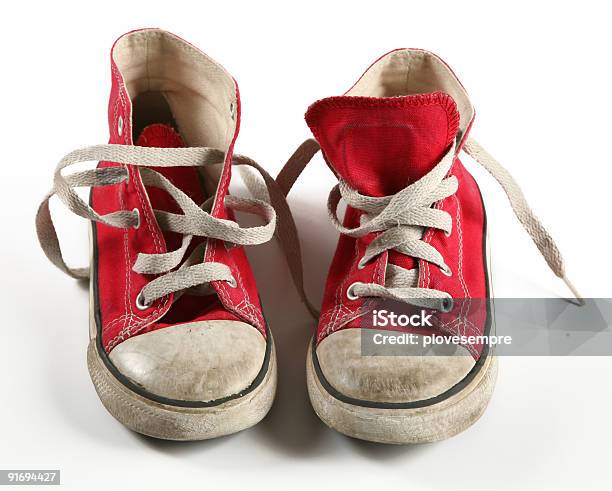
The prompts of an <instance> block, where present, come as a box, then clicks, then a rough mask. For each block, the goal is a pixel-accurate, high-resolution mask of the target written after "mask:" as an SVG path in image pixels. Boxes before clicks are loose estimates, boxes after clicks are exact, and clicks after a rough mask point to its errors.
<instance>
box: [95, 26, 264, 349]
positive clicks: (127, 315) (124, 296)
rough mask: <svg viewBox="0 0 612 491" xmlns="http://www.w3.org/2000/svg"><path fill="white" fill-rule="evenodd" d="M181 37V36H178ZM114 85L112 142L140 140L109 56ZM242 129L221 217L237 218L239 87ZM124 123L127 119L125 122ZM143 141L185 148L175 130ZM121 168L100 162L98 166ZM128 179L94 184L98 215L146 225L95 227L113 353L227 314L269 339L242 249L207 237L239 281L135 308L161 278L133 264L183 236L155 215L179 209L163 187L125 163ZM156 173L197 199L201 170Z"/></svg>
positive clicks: (227, 168)
mask: <svg viewBox="0 0 612 491" xmlns="http://www.w3.org/2000/svg"><path fill="white" fill-rule="evenodd" d="M177 39H178V38H177ZM111 73H112V85H111V94H110V100H109V110H108V122H109V128H110V140H109V143H116V144H125V145H132V144H135V143H136V142H134V139H133V135H132V127H131V121H132V117H131V111H132V103H131V100H130V97H129V94H128V92H127V90H126V88H125V83H124V80H123V76H122V74H121V72H120V71H119V69H118V67H117V65H116V63H115V61H114V59H113V56H112V53H111ZM236 99H237V106H238V107H237V108H236V119H237V122H236V130H235V133H234V136H233V139H232V143H231V145H230V148H229V150H228V152H227V156H226V160H225V165H224V167H223V171H222V176H221V179H220V182H219V185H218V188H217V192H216V194H215V197H214V203H213V209H212V212H211V213H212V215H213V216H215V217H219V218H230V219H231V218H233V217H232V216H231V214H230V213H229V212H228V210H226V208H225V205H224V198H225V196H226V194H227V192H228V186H229V182H230V179H231V159H232V154H233V147H234V143H235V141H236V138H237V136H238V130H239V126H240V123H239V122H240V98H239V93H238V90H237V89H236ZM120 120H121V123H120ZM137 143H138V144H140V145H144V146H168V147H172V146H181V145H183V142H182V139H181V137H180V135H178V133H176V132H175V131H174V130H172V128H168V127H163V126H156V125H154V126H153V127H148V128H145V130H144V131H143V133H142V134H141V135H139V138H138V142H137ZM113 165H117V164H114V163H109V162H100V164H99V166H101V167H104V166H113ZM127 168H128V171H129V179H128V181H127V182H124V183H122V184H119V185H116V186H106V187H98V188H94V189H93V191H92V206H93V208H94V209H95V210H96V211H97V212H98V213H99V214H106V213H110V212H113V211H117V210H133V209H138V211H139V214H140V217H141V225H140V226H139V227H138V228H130V229H118V228H114V227H109V226H106V225H104V224H97V233H96V241H97V243H96V247H97V257H98V263H97V266H98V268H97V281H98V292H99V309H100V318H101V323H102V343H103V346H104V348H105V350H106V351H107V352H110V351H111V350H112V349H113V348H114V347H115V346H117V344H119V343H121V342H122V341H124V340H125V339H128V338H129V337H131V336H134V335H137V334H141V333H145V332H149V331H152V330H155V329H159V328H163V327H166V326H168V325H172V324H177V323H178V324H181V323H186V322H191V321H196V320H209V319H227V320H242V321H244V322H247V323H249V324H251V325H253V326H255V327H256V328H257V329H259V330H260V331H261V333H262V334H263V335H264V336H265V322H264V318H263V314H262V311H261V305H260V303H259V296H258V293H257V288H256V285H255V280H254V277H253V274H252V271H251V268H250V265H249V264H248V261H247V258H246V255H245V253H244V249H243V248H242V247H232V248H229V249H228V248H226V246H225V244H224V243H223V242H222V241H218V240H209V241H208V244H207V247H206V252H205V260H206V261H215V262H220V263H223V264H226V265H227V266H228V267H229V268H230V270H231V272H232V275H233V276H234V278H235V279H236V281H237V286H236V287H235V288H233V287H232V286H230V285H228V284H227V282H214V283H213V285H212V286H213V288H214V290H215V292H216V293H217V295H209V296H207V297H200V296H198V297H195V296H189V295H183V296H182V297H181V298H180V299H179V301H178V302H176V303H175V304H174V305H173V295H168V296H166V297H163V298H161V299H159V300H157V301H155V302H154V303H153V304H152V305H151V306H150V307H149V308H147V309H145V310H139V309H138V308H136V305H135V304H136V298H137V296H138V294H139V292H140V291H141V289H142V288H143V287H144V286H145V285H146V284H147V283H148V282H149V281H150V280H151V279H153V278H154V277H155V276H153V275H144V274H139V273H136V272H134V271H133V269H132V267H133V265H134V262H135V261H136V257H137V255H138V254H139V253H156V254H159V253H164V252H167V251H168V250H171V249H173V248H176V247H177V245H178V243H180V242H177V241H179V238H178V237H173V236H172V234H164V233H162V231H161V230H160V228H159V226H158V224H157V221H156V220H155V217H154V214H153V206H152V203H153V205H154V207H155V208H157V209H162V210H167V211H177V210H176V205H175V204H174V203H173V202H172V200H171V199H169V197H168V196H166V195H165V194H164V192H163V191H160V190H158V189H155V190H153V189H145V187H144V185H143V184H142V181H141V179H140V174H139V171H138V169H137V168H136V167H134V166H129V165H128V166H127ZM156 170H157V171H162V173H163V174H164V175H165V176H166V177H168V178H169V179H170V180H171V181H172V182H173V183H174V184H175V185H177V186H178V187H179V188H181V189H182V190H183V191H184V192H186V193H187V194H189V195H190V196H191V197H192V198H193V199H194V200H195V201H196V202H197V201H198V198H200V197H201V190H200V187H199V184H198V182H199V181H198V179H197V176H196V174H195V172H196V171H195V169H191V168H173V169H168V168H164V169H160V168H156Z"/></svg>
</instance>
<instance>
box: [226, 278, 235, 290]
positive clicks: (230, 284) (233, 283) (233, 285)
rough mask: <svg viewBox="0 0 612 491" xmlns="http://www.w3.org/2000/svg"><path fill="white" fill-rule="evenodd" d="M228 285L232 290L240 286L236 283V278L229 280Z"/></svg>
mask: <svg viewBox="0 0 612 491" xmlns="http://www.w3.org/2000/svg"><path fill="white" fill-rule="evenodd" d="M227 284H228V285H229V286H230V287H232V288H236V287H237V286H238V282H237V281H236V278H232V279H230V280H227Z"/></svg>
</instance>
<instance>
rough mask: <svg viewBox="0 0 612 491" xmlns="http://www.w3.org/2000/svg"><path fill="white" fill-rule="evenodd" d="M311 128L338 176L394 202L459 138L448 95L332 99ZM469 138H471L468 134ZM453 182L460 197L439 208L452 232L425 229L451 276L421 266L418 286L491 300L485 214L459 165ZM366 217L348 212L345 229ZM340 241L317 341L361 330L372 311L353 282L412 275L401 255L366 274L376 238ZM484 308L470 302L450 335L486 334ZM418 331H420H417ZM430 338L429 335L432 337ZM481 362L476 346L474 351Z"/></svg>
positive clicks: (322, 104) (377, 262)
mask: <svg viewBox="0 0 612 491" xmlns="http://www.w3.org/2000/svg"><path fill="white" fill-rule="evenodd" d="M306 122H307V123H308V125H309V127H310V128H311V130H312V132H313V134H314V136H315V138H316V139H317V141H318V142H319V144H320V146H321V149H322V151H323V155H324V157H325V159H326V161H327V162H328V164H329V165H330V167H331V169H332V171H333V172H334V173H335V174H336V175H337V176H338V177H339V178H341V179H343V180H345V181H346V182H347V183H348V184H349V185H350V186H351V187H352V188H354V189H355V190H357V191H359V192H360V193H361V194H364V195H367V196H376V197H380V196H388V195H392V194H394V193H396V192H398V191H400V190H401V189H403V188H405V187H406V186H408V185H409V184H411V183H413V182H414V181H416V180H418V179H419V178H421V177H422V176H423V175H425V174H426V173H427V172H428V171H429V170H431V169H432V168H433V167H434V166H435V165H436V164H437V163H439V162H440V160H441V158H442V157H443V156H444V154H445V153H446V152H447V151H448V149H449V147H450V145H451V144H452V143H453V141H454V140H455V138H456V135H457V131H458V127H459V123H460V115H459V112H458V110H457V106H456V104H455V102H454V100H453V99H452V97H451V96H450V95H448V94H445V93H441V92H433V93H428V94H417V95H409V96H402V97H355V96H341V97H331V98H328V99H323V100H320V101H318V102H316V103H314V104H313V105H312V106H311V107H310V108H309V109H308V112H307V113H306ZM463 136H464V137H465V135H463ZM449 175H454V176H456V177H457V179H458V182H459V188H458V191H457V192H456V193H455V194H454V195H452V196H450V197H448V198H446V199H444V200H442V201H440V202H438V203H437V204H436V205H435V206H436V207H437V208H439V209H442V210H445V211H447V212H448V213H449V214H450V215H451V217H452V221H453V231H452V233H451V234H450V236H449V237H447V236H446V235H445V234H444V232H443V231H440V230H435V229H427V230H426V231H425V233H424V236H423V240H424V241H425V242H428V243H430V244H431V245H433V246H434V247H435V248H436V249H437V250H438V251H439V252H440V253H441V254H442V256H443V257H444V258H445V261H446V263H447V264H448V266H450V268H451V270H452V271H453V275H452V276H451V277H448V276H446V275H444V273H443V272H442V271H441V270H440V269H439V268H438V267H437V266H434V265H430V264H429V263H428V262H426V261H423V260H419V261H418V264H417V265H416V266H418V268H419V284H418V286H419V287H422V288H433V289H439V290H442V291H445V292H448V293H449V294H450V295H451V296H453V298H465V299H474V298H477V299H482V298H485V297H486V293H487V292H486V277H485V268H484V254H483V233H484V225H485V224H484V220H485V217H484V208H483V205H482V200H481V197H480V191H479V189H478V186H477V184H476V182H475V181H474V179H473V177H472V176H471V175H470V174H469V173H468V172H467V170H466V169H465V167H464V166H463V165H462V163H461V162H460V161H459V159H457V158H456V159H455V161H454V164H453V166H452V168H451V170H450V172H449ZM361 213H362V212H361V211H359V210H355V209H353V208H351V207H350V206H347V210H346V213H345V217H344V226H346V227H349V228H355V227H357V226H359V218H360V215H361ZM377 234H378V232H376V233H370V234H368V235H366V236H365V237H361V238H352V237H349V236H346V235H342V236H341V237H340V239H339V242H338V247H337V249H336V253H335V255H334V258H333V261H332V264H331V267H330V271H329V275H328V278H327V282H326V287H325V293H324V297H323V305H322V310H321V316H320V319H319V326H318V330H317V341H318V342H320V341H321V340H323V339H324V338H325V337H326V336H328V335H329V334H331V333H333V332H335V331H337V330H339V329H344V328H349V327H359V322H358V321H357V319H358V317H360V316H361V315H363V314H365V313H366V312H368V311H369V307H368V303H369V302H368V300H367V299H363V298H358V299H356V300H351V299H349V298H348V297H347V294H346V292H347V289H348V288H349V286H350V285H351V284H353V283H354V282H362V283H376V284H380V285H383V284H384V281H385V273H386V267H387V264H388V262H390V263H392V264H396V265H398V266H401V267H404V268H406V269H411V268H413V267H415V261H414V259H413V258H411V257H408V256H405V255H403V254H401V253H399V252H396V251H390V252H388V253H383V254H380V255H379V256H378V257H377V258H376V259H373V260H371V261H370V262H368V263H367V264H366V266H365V267H364V268H363V269H358V268H357V264H358V261H359V260H360V259H361V258H362V257H363V255H364V252H365V248H366V247H367V245H368V244H369V243H370V242H371V241H372V240H373V239H374V238H375V237H376V235H377ZM481 307H482V303H479V304H478V306H477V307H474V308H472V306H471V305H470V302H469V301H468V302H466V303H465V308H463V309H462V311H461V313H460V315H459V317H458V318H457V320H456V321H454V322H453V323H452V324H450V325H447V326H444V327H443V328H442V330H443V331H445V332H450V333H453V334H454V333H461V334H468V335H470V334H482V332H483V328H484V321H485V312H483V309H482V308H481ZM415 331H416V332H418V330H415ZM429 332H431V331H429ZM468 348H469V349H471V351H472V352H473V353H474V354H475V356H477V353H478V348H479V347H478V346H468Z"/></svg>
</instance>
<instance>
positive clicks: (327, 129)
mask: <svg viewBox="0 0 612 491" xmlns="http://www.w3.org/2000/svg"><path fill="white" fill-rule="evenodd" d="M306 122H307V123H308V126H309V127H310V129H311V130H312V132H313V134H314V136H315V138H316V139H317V141H318V142H319V145H321V148H322V150H323V153H324V155H325V158H326V160H327V162H328V164H329V165H330V166H331V167H332V169H333V170H334V171H335V172H336V173H337V174H338V175H339V176H340V177H341V178H342V179H344V180H345V181H347V182H348V184H349V185H350V186H351V187H353V188H354V189H356V190H357V191H359V192H360V193H361V194H365V195H368V196H388V195H390V194H394V193H397V192H398V191H400V190H401V189H403V188H405V187H406V186H407V185H408V184H410V183H412V182H414V181H416V180H418V179H420V178H421V177H422V176H424V175H425V174H427V172H429V171H430V170H431V169H432V168H433V167H434V166H435V165H436V164H437V163H438V162H439V161H440V159H441V158H442V157H443V156H444V153H445V152H446V151H447V149H448V147H449V145H450V144H451V142H452V141H453V140H454V138H455V135H456V134H457V129H458V126H459V112H458V111H457V105H456V104H455V101H454V100H453V99H452V98H451V97H450V96H449V95H447V94H444V93H441V92H434V93H431V94H418V95H411V96H404V97H351V96H341V97H330V98H327V99H322V100H320V101H317V102H315V103H314V104H313V105H312V106H310V107H309V108H308V111H307V113H306Z"/></svg>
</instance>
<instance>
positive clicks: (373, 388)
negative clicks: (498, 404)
mask: <svg viewBox="0 0 612 491" xmlns="http://www.w3.org/2000/svg"><path fill="white" fill-rule="evenodd" d="M455 348H456V354H454V355H452V356H439V355H433V354H429V356H362V354H361V329H343V330H341V331H337V332H335V333H333V334H330V335H329V336H327V337H326V338H325V339H324V340H323V341H321V343H320V344H319V346H318V347H317V350H316V353H317V359H318V362H319V366H320V368H321V372H322V373H323V376H324V377H325V378H326V379H327V381H328V382H329V384H330V385H331V386H332V387H333V388H334V389H336V390H337V391H338V392H340V393H341V394H343V395H345V396H348V397H351V398H354V399H359V400H362V401H372V402H389V403H402V402H414V401H422V400H426V399H430V398H432V397H435V396H438V395H440V394H442V393H444V392H446V391H447V390H448V389H450V388H452V387H453V386H455V385H456V384H457V383H459V382H460V381H461V380H463V379H464V378H465V376H466V375H467V374H468V373H469V372H470V370H471V369H472V367H473V366H474V364H475V362H474V359H473V357H472V356H471V355H470V354H469V352H468V351H467V350H466V349H465V348H463V347H460V346H456V347H455ZM426 354H427V353H426Z"/></svg>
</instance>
